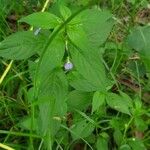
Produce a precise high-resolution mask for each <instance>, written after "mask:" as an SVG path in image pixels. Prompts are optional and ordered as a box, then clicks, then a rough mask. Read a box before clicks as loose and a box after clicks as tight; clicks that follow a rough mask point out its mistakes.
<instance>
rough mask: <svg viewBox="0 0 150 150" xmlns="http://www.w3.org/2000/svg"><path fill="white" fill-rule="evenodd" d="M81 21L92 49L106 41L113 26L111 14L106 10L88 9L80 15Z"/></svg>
mask: <svg viewBox="0 0 150 150" xmlns="http://www.w3.org/2000/svg"><path fill="white" fill-rule="evenodd" d="M81 20H82V23H83V29H84V30H85V32H86V34H87V36H88V39H89V41H90V42H91V43H92V46H94V47H99V46H100V45H102V44H103V43H104V42H105V41H106V39H107V37H108V36H109V34H110V32H111V30H112V27H113V25H114V20H113V19H112V14H110V13H109V12H108V11H106V10H103V11H100V10H98V9H88V10H86V11H84V12H83V13H82V14H81Z"/></svg>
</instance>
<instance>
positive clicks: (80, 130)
mask: <svg viewBox="0 0 150 150" xmlns="http://www.w3.org/2000/svg"><path fill="white" fill-rule="evenodd" d="M71 130H72V133H74V134H72V137H73V140H77V139H79V138H80V137H82V138H85V137H88V136H89V135H90V134H91V133H92V132H93V130H94V125H93V124H91V123H90V122H87V120H82V121H79V122H76V123H75V124H74V125H72V127H71Z"/></svg>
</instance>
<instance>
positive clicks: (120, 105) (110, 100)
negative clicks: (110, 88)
mask: <svg viewBox="0 0 150 150" xmlns="http://www.w3.org/2000/svg"><path fill="white" fill-rule="evenodd" d="M106 102H107V104H108V105H109V106H110V107H111V108H112V109H115V110H117V111H120V112H122V113H125V114H129V115H130V114H131V113H130V109H131V108H132V107H133V106H132V103H130V102H129V99H126V97H123V96H121V95H117V94H115V93H108V94H107V97H106Z"/></svg>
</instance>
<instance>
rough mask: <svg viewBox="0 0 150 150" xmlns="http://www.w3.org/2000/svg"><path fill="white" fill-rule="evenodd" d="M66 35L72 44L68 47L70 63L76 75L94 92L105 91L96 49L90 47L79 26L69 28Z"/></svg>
mask: <svg viewBox="0 0 150 150" xmlns="http://www.w3.org/2000/svg"><path fill="white" fill-rule="evenodd" d="M67 33H68V36H69V38H70V39H71V44H72V46H70V53H71V56H72V61H73V64H74V65H75V68H76V69H77V71H78V73H79V74H80V75H81V76H83V78H84V79H85V80H84V82H86V80H87V83H88V84H89V85H91V87H94V88H95V89H96V91H98V90H99V91H105V90H106V85H107V83H106V82H107V79H106V75H105V69H104V66H103V64H102V62H101V55H100V53H99V51H98V49H95V48H93V47H92V46H91V45H90V43H89V41H88V39H87V37H86V35H85V33H84V31H83V29H82V28H81V27H80V26H73V27H70V28H69V29H68V32H67ZM90 90H91V89H89V91H90Z"/></svg>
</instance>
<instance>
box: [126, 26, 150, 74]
mask: <svg viewBox="0 0 150 150" xmlns="http://www.w3.org/2000/svg"><path fill="white" fill-rule="evenodd" d="M149 39H150V26H144V27H136V28H134V29H133V30H132V32H131V34H130V35H129V36H128V38H127V43H128V45H129V47H131V48H132V49H135V50H137V51H138V52H139V54H140V56H141V58H142V61H143V62H144V64H145V66H146V68H147V71H148V72H150V57H149V56H150V42H149Z"/></svg>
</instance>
